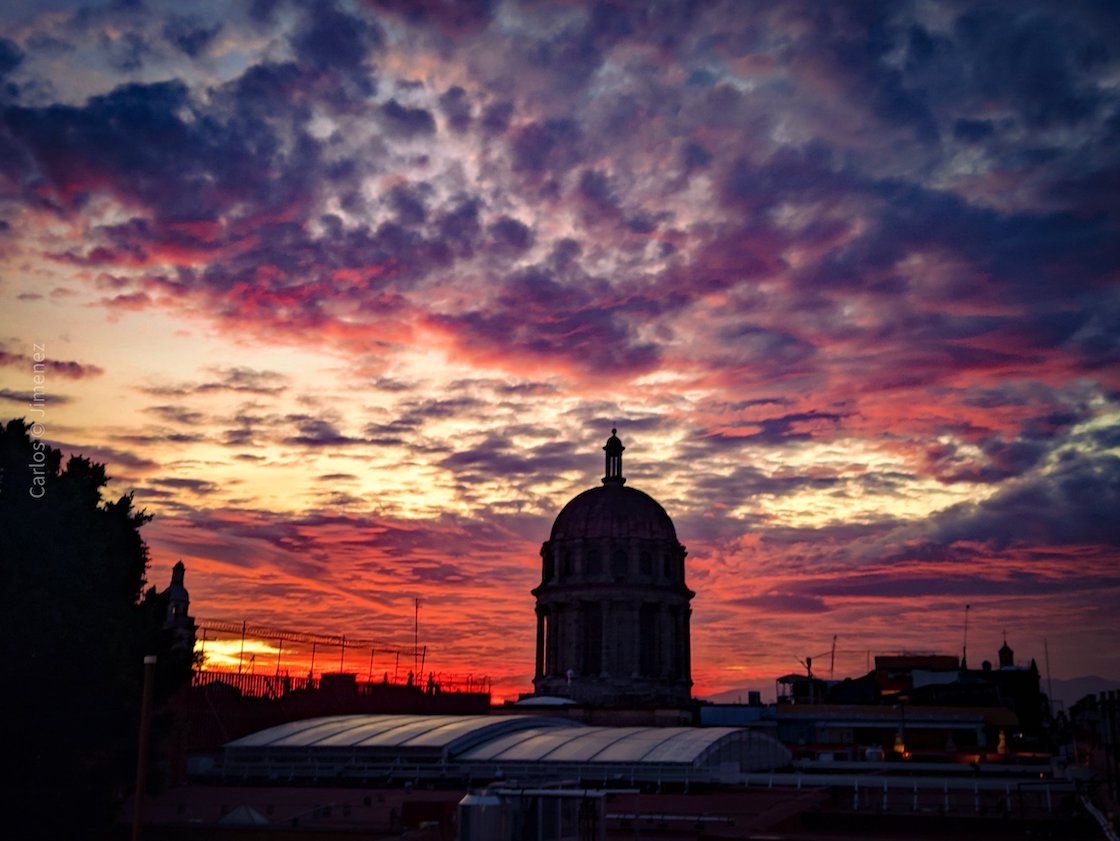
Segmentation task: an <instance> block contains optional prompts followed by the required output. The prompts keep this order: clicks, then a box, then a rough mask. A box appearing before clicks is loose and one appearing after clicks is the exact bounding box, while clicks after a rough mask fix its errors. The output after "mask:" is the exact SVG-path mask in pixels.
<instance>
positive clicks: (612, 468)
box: [603, 427, 626, 485]
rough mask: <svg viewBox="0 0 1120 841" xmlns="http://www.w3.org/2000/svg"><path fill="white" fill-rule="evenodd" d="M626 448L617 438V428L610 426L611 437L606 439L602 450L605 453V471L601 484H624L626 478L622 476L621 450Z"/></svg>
mask: <svg viewBox="0 0 1120 841" xmlns="http://www.w3.org/2000/svg"><path fill="white" fill-rule="evenodd" d="M625 449H626V448H625V447H624V446H622V442H621V441H620V440H619V439H618V430H617V429H616V428H614V427H612V428H611V437H610V438H608V439H607V444H606V446H605V447H603V450H604V451H605V452H606V454H607V472H606V475H604V476H603V484H604V485H606V484H617V485H625V484H626V480H625V479H624V478H623V476H622V451H623V450H625Z"/></svg>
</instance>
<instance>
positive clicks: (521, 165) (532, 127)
mask: <svg viewBox="0 0 1120 841" xmlns="http://www.w3.org/2000/svg"><path fill="white" fill-rule="evenodd" d="M579 142H580V130H579V126H578V124H577V123H576V122H575V121H574V120H570V119H553V120H545V121H543V122H533V123H529V124H528V125H526V126H524V127H522V128H521V129H519V130H518V131H517V133H516V134H515V135H514V137H513V140H512V144H511V146H512V148H511V151H512V153H513V171H514V172H527V173H531V174H534V175H539V174H541V173H544V172H553V173H562V172H565V171H567V170H568V169H569V168H570V167H571V166H572V165H573V164H574V163H576V161H578V160H579V155H580V150H579Z"/></svg>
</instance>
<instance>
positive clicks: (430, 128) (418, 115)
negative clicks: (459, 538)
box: [381, 99, 436, 137]
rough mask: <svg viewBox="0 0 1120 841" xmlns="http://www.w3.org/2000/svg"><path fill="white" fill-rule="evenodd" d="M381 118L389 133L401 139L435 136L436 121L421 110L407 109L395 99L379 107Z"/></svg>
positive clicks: (429, 114)
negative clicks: (427, 135)
mask: <svg viewBox="0 0 1120 841" xmlns="http://www.w3.org/2000/svg"><path fill="white" fill-rule="evenodd" d="M381 116H382V117H383V118H384V122H385V125H386V127H387V128H388V129H389V131H390V132H391V133H393V134H396V135H399V136H401V137H416V136H419V135H425V134H435V131H436V121H435V119H433V117H432V115H431V113H429V112H428V111H426V110H424V109H423V108H408V107H406V106H404V105H401V104H400V103H399V102H397V101H396V100H395V99H390V100H389V101H388V102H386V103H385V104H384V105H382V106H381Z"/></svg>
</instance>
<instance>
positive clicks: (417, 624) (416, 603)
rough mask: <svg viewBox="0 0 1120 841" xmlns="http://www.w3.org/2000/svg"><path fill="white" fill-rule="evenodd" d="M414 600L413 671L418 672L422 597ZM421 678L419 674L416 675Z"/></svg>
mask: <svg viewBox="0 0 1120 841" xmlns="http://www.w3.org/2000/svg"><path fill="white" fill-rule="evenodd" d="M412 601H413V612H412V673H413V674H414V675H415V674H416V669H417V668H418V665H419V664H418V661H417V660H416V656H417V652H418V651H419V650H420V599H419V598H415V599H413V600H412ZM416 677H417V680H419V677H420V676H419V675H417V676H416Z"/></svg>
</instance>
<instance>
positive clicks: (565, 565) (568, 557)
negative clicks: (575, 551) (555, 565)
mask: <svg viewBox="0 0 1120 841" xmlns="http://www.w3.org/2000/svg"><path fill="white" fill-rule="evenodd" d="M571 574H572V553H571V552H568V551H565V552H564V554H563V555H561V556H560V575H562V576H563V577H564V578H568V577H569V576H570V575H571Z"/></svg>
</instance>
